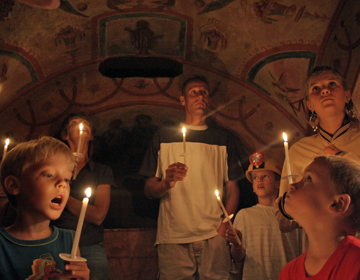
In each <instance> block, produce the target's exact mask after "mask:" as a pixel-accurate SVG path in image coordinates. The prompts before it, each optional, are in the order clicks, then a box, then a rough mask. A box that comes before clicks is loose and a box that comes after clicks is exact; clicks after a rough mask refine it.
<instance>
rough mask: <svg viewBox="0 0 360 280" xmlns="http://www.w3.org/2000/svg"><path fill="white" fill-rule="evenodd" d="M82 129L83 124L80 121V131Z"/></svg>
mask: <svg viewBox="0 0 360 280" xmlns="http://www.w3.org/2000/svg"><path fill="white" fill-rule="evenodd" d="M82 131H83V124H82V123H80V133H81V132H82Z"/></svg>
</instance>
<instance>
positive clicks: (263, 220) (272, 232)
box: [226, 153, 301, 280]
mask: <svg viewBox="0 0 360 280" xmlns="http://www.w3.org/2000/svg"><path fill="white" fill-rule="evenodd" d="M250 163H251V164H250V166H249V168H248V170H247V171H246V178H247V179H248V180H249V181H250V182H251V183H252V184H253V191H254V193H255V194H256V195H257V198H258V204H256V205H254V206H252V207H249V208H245V209H242V210H240V211H239V212H238V213H237V214H236V217H235V221H234V227H235V228H236V231H237V234H238V236H239V237H240V240H241V243H242V244H239V243H238V241H237V239H236V236H235V234H234V232H233V231H232V230H231V229H229V230H227V233H226V239H227V240H228V241H229V242H231V243H233V246H232V248H231V256H232V258H233V260H234V263H235V266H236V268H237V269H238V270H239V273H238V274H239V275H241V272H242V278H241V276H239V277H240V278H241V279H243V280H248V279H274V280H275V279H278V278H279V273H280V270H281V269H282V268H283V267H284V266H285V265H286V264H287V263H288V262H289V261H291V260H292V259H294V258H296V257H297V256H298V255H300V253H301V234H300V229H297V230H295V231H293V232H289V233H282V232H281V231H280V230H279V226H278V223H277V220H276V218H275V214H274V206H273V205H274V202H275V199H276V198H277V197H278V192H279V186H280V177H281V168H280V167H279V165H277V164H276V162H275V161H274V160H272V159H270V158H267V159H265V160H264V156H263V155H262V154H261V153H255V154H253V155H251V157H250Z"/></svg>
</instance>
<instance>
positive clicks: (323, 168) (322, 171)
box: [304, 160, 330, 178]
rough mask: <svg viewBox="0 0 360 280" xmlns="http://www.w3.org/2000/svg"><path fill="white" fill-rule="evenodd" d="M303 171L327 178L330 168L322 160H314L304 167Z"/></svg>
mask: <svg viewBox="0 0 360 280" xmlns="http://www.w3.org/2000/svg"><path fill="white" fill-rule="evenodd" d="M305 172H308V173H313V174H316V176H318V177H323V178H328V177H329V172H330V169H329V167H328V166H327V165H326V164H325V163H324V162H320V161H319V160H314V161H312V162H311V163H310V164H309V165H308V166H307V167H306V168H305V170H304V173H305Z"/></svg>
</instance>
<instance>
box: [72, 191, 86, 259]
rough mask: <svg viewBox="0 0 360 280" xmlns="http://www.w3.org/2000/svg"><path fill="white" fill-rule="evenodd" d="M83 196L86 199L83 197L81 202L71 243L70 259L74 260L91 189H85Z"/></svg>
mask: <svg viewBox="0 0 360 280" xmlns="http://www.w3.org/2000/svg"><path fill="white" fill-rule="evenodd" d="M85 194H86V197H84V199H83V201H82V206H81V211H80V216H79V220H78V224H77V226H76V232H75V238H74V243H73V246H72V250H71V258H72V259H75V258H76V253H77V249H78V247H79V241H80V235H81V230H82V226H83V223H84V218H85V212H86V208H87V206H88V203H89V197H90V196H91V189H90V188H87V189H86V191H85Z"/></svg>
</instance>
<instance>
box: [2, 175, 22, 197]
mask: <svg viewBox="0 0 360 280" xmlns="http://www.w3.org/2000/svg"><path fill="white" fill-rule="evenodd" d="M4 188H6V190H7V192H8V193H9V194H11V195H18V194H19V192H20V181H19V179H18V178H16V177H15V176H13V175H9V176H7V177H6V178H5V180H4Z"/></svg>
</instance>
